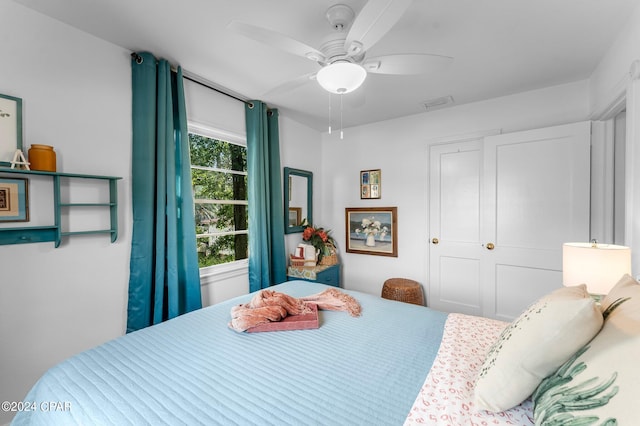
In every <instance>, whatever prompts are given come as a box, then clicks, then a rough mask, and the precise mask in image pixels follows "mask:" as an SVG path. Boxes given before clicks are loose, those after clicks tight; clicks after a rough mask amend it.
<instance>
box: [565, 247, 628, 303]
mask: <svg viewBox="0 0 640 426" xmlns="http://www.w3.org/2000/svg"><path fill="white" fill-rule="evenodd" d="M624 274H631V249H630V248H629V247H625V246H618V245H613V244H598V243H597V242H596V241H595V240H593V241H591V242H590V243H564V244H563V245H562V284H564V285H565V286H567V287H569V286H575V285H580V284H586V285H587V291H589V293H591V294H592V295H593V296H602V295H605V294H607V293H609V290H611V288H613V286H614V285H616V283H617V282H618V281H619V280H620V278H622V276H623V275H624ZM596 298H598V297H596Z"/></svg>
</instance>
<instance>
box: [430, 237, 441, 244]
mask: <svg viewBox="0 0 640 426" xmlns="http://www.w3.org/2000/svg"><path fill="white" fill-rule="evenodd" d="M431 242H432V243H433V244H438V243H439V242H440V240H438V239H437V238H432V239H431Z"/></svg>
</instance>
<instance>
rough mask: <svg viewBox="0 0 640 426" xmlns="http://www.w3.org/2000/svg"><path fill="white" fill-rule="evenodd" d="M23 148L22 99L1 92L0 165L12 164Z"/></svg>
mask: <svg viewBox="0 0 640 426" xmlns="http://www.w3.org/2000/svg"><path fill="white" fill-rule="evenodd" d="M16 149H20V150H21V149H22V99H20V98H14V97H13V96H8V95H3V94H0V166H9V165H11V160H12V159H13V155H14V154H15V152H16Z"/></svg>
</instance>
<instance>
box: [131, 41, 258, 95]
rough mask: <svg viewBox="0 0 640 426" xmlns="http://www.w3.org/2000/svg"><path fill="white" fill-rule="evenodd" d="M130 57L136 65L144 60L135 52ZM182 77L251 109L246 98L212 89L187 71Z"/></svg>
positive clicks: (184, 71)
mask: <svg viewBox="0 0 640 426" xmlns="http://www.w3.org/2000/svg"><path fill="white" fill-rule="evenodd" d="M131 57H132V58H133V59H134V60H135V61H136V63H138V64H141V63H142V61H143V60H144V58H143V57H142V56H140V55H138V53H137V52H131ZM171 69H172V70H173V71H176V69H175V68H174V67H171ZM182 77H183V78H185V79H187V80H189V81H193V82H194V83H197V84H199V85H201V86H203V87H206V88H207V89H211V90H213V91H214V92H218V93H220V94H221V95H225V96H228V97H230V98H232V99H235V100H237V101H240V102H242V103H243V104H247V105H249V106H250V107H253V103H252V102H249V100H248V99H246V98H243V97H240V96H241V95H236V94H232V93H229V92H228V91H225V90H223V89H221V88H218V87H214V86H213V85H212V84H210V83H208V82H206V81H204V79H203V78H202V77H199V76H196V75H195V74H193V73H191V72H189V71H187V70H183V73H182Z"/></svg>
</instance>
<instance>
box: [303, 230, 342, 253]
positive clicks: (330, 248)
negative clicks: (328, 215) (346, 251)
mask: <svg viewBox="0 0 640 426" xmlns="http://www.w3.org/2000/svg"><path fill="white" fill-rule="evenodd" d="M330 232H331V231H329V230H325V229H324V228H322V227H315V226H313V225H309V224H307V225H306V226H305V228H304V230H303V231H302V240H303V241H306V242H307V243H309V244H311V245H312V246H314V247H315V248H316V250H318V252H319V253H318V261H320V260H322V258H323V256H329V255H331V254H332V253H335V250H336V242H335V240H334V239H333V237H332V236H331V235H329V233H330Z"/></svg>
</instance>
